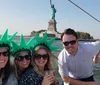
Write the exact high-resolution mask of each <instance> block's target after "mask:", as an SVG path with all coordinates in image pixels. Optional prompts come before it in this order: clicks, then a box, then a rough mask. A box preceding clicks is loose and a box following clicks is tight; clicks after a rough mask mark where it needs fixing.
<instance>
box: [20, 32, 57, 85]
mask: <svg viewBox="0 0 100 85" xmlns="http://www.w3.org/2000/svg"><path fill="white" fill-rule="evenodd" d="M35 36H36V41H35V42H33V55H32V59H31V62H32V66H33V68H31V69H29V70H27V71H26V72H25V74H23V75H22V77H21V79H20V82H19V85H58V81H57V80H56V77H55V75H54V72H53V68H52V64H51V57H53V58H56V57H55V56H54V55H53V53H52V51H54V50H57V49H58V47H54V46H51V44H52V43H53V41H54V40H55V38H53V39H51V40H47V34H46V33H45V34H44V36H43V38H42V39H40V37H39V36H38V35H37V34H36V35H35Z"/></svg>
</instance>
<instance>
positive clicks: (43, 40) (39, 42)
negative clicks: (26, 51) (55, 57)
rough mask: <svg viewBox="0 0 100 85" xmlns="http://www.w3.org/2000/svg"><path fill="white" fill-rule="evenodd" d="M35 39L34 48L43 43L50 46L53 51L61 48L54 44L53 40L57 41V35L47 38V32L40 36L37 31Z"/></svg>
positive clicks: (47, 46)
mask: <svg viewBox="0 0 100 85" xmlns="http://www.w3.org/2000/svg"><path fill="white" fill-rule="evenodd" d="M35 39H36V40H33V42H32V45H33V49H35V48H36V47H37V46H39V45H42V46H45V47H46V48H48V49H49V50H50V51H51V52H52V51H55V50H57V49H59V47H58V46H52V44H53V42H54V41H55V39H56V37H54V38H52V39H51V40H48V39H47V32H45V33H44V34H43V37H42V38H40V37H39V34H38V33H35Z"/></svg>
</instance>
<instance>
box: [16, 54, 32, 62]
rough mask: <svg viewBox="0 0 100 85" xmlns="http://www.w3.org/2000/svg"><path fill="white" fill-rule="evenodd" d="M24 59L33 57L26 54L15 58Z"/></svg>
mask: <svg viewBox="0 0 100 85" xmlns="http://www.w3.org/2000/svg"><path fill="white" fill-rule="evenodd" d="M24 59H26V60H30V59H31V56H30V55H25V56H17V57H16V58H15V60H19V61H23V60H24Z"/></svg>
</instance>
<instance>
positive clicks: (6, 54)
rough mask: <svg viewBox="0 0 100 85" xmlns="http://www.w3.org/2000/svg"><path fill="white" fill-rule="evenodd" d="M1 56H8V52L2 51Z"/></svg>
mask: <svg viewBox="0 0 100 85" xmlns="http://www.w3.org/2000/svg"><path fill="white" fill-rule="evenodd" d="M1 55H3V56H4V57H7V56H9V52H8V51H4V52H0V56H1Z"/></svg>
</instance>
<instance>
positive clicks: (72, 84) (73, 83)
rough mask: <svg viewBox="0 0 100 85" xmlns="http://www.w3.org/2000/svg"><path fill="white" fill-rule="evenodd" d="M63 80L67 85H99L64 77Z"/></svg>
mask: <svg viewBox="0 0 100 85" xmlns="http://www.w3.org/2000/svg"><path fill="white" fill-rule="evenodd" d="M62 80H63V81H64V82H65V83H66V84H67V83H69V85H98V84H97V83H96V82H83V81H79V80H75V79H72V78H69V77H64V76H63V77H62Z"/></svg>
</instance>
